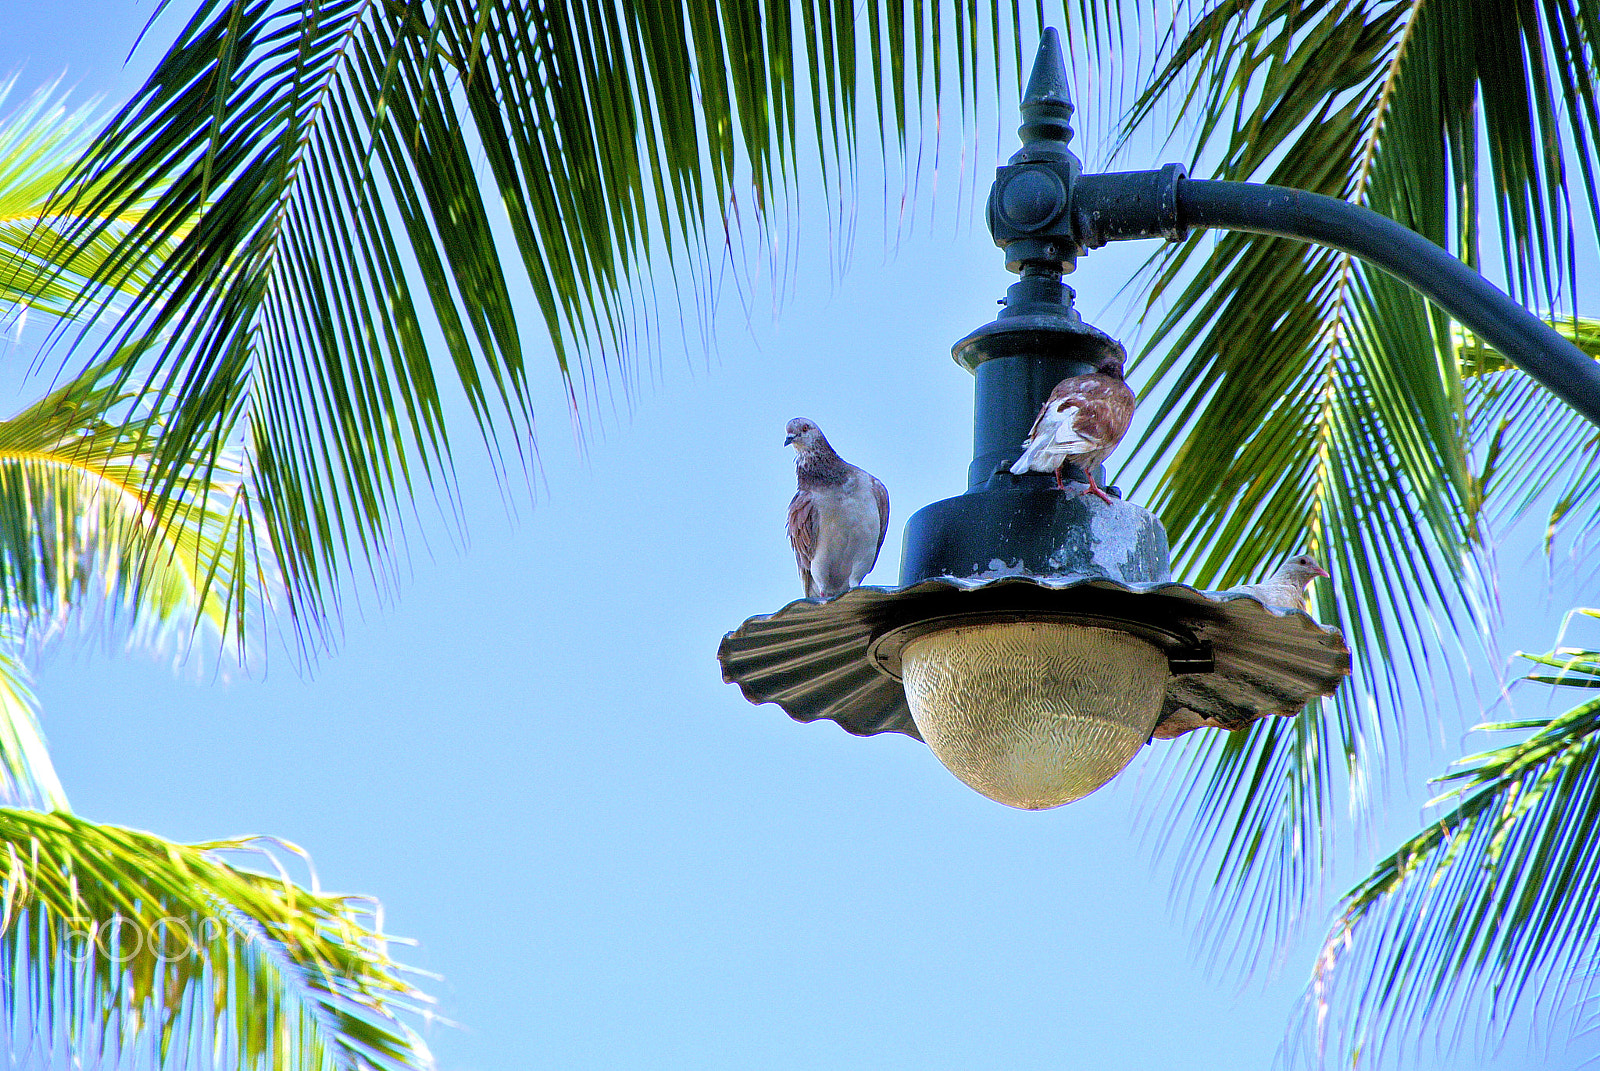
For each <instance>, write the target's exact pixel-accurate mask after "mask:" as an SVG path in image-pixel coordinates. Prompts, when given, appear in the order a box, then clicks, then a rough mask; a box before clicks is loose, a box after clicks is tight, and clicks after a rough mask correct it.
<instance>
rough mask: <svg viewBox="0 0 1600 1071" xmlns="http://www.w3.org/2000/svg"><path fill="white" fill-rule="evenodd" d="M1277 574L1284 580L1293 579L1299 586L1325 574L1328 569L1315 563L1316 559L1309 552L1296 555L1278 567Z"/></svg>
mask: <svg viewBox="0 0 1600 1071" xmlns="http://www.w3.org/2000/svg"><path fill="white" fill-rule="evenodd" d="M1278 575H1279V576H1281V577H1283V578H1284V579H1285V580H1293V581H1295V582H1297V583H1298V584H1300V586H1301V587H1304V586H1305V585H1307V584H1309V583H1311V582H1312V581H1313V580H1315V579H1316V578H1317V577H1319V576H1327V575H1328V570H1326V569H1324V568H1323V567H1322V566H1321V565H1319V564H1318V563H1317V559H1315V558H1313V557H1312V556H1311V555H1309V554H1300V555H1296V556H1295V557H1293V558H1290V559H1289V560H1288V561H1286V562H1284V563H1283V564H1282V565H1281V566H1279V567H1278Z"/></svg>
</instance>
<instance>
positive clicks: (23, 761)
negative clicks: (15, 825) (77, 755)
mask: <svg viewBox="0 0 1600 1071" xmlns="http://www.w3.org/2000/svg"><path fill="white" fill-rule="evenodd" d="M17 651H18V647H17V643H16V637H14V636H7V635H6V634H5V630H3V629H0V801H3V804H6V805H13V806H20V807H34V808H37V809H39V810H66V809H67V794H66V792H65V791H64V790H63V789H62V787H61V781H60V779H59V778H57V777H56V770H55V766H54V764H53V763H51V761H50V751H49V749H48V748H47V747H46V746H45V741H44V732H43V731H42V730H41V729H40V728H39V717H38V702H37V700H36V699H35V698H34V694H33V687H32V685H31V683H30V680H29V674H28V669H27V666H26V665H24V664H23V661H22V659H21V658H20V657H19V656H18V653H17Z"/></svg>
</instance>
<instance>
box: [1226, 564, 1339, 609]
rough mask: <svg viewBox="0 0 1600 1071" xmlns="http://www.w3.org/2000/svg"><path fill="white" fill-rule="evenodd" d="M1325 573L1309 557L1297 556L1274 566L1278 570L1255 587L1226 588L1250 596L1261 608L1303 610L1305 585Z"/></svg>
mask: <svg viewBox="0 0 1600 1071" xmlns="http://www.w3.org/2000/svg"><path fill="white" fill-rule="evenodd" d="M1327 575H1328V571H1327V570H1326V569H1324V568H1323V567H1322V566H1321V565H1319V564H1317V559H1315V558H1313V557H1312V556H1311V555H1309V554H1300V555H1297V556H1296V557H1293V558H1290V559H1289V560H1288V561H1286V562H1284V563H1283V564H1282V565H1280V566H1278V571H1277V572H1275V573H1273V574H1272V575H1271V576H1269V577H1267V578H1266V579H1265V580H1263V581H1262V582H1261V583H1259V584H1245V585H1243V586H1242V587H1237V588H1230V589H1229V590H1230V591H1236V592H1238V593H1239V594H1241V595H1253V596H1254V597H1255V598H1256V599H1257V600H1258V601H1259V602H1260V603H1261V604H1262V605H1263V606H1279V607H1287V608H1288V609H1290V610H1304V609H1305V608H1306V585H1308V584H1310V583H1311V582H1312V581H1313V580H1315V579H1316V578H1317V577H1319V576H1327Z"/></svg>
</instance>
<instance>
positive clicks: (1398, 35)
mask: <svg viewBox="0 0 1600 1071" xmlns="http://www.w3.org/2000/svg"><path fill="white" fill-rule="evenodd" d="M1581 7H1582V6H1581V5H1577V4H1575V3H1571V2H1568V0H1548V2H1546V3H1544V4H1542V5H1535V4H1533V3H1522V2H1519V3H1515V4H1499V5H1490V9H1484V8H1483V7H1482V5H1478V4H1473V3H1470V2H1468V0H1445V2H1439V3H1435V2H1431V0H1430V2H1428V3H1418V2H1416V0H1358V2H1352V3H1342V4H1316V5H1306V4H1301V3H1295V2H1290V0H1237V2H1235V3H1230V4H1223V5H1207V6H1205V7H1203V8H1201V7H1196V8H1195V9H1194V10H1195V12H1196V14H1195V17H1194V19H1193V22H1192V24H1191V25H1190V26H1189V27H1188V29H1187V32H1186V33H1180V34H1178V35H1176V36H1175V38H1174V42H1173V45H1172V48H1171V51H1170V52H1169V54H1168V58H1167V63H1166V65H1165V66H1164V67H1163V69H1162V70H1161V71H1159V72H1158V73H1157V75H1156V77H1155V78H1153V79H1152V82H1151V84H1150V86H1149V88H1148V90H1147V92H1146V93H1145V95H1144V96H1143V97H1142V98H1141V100H1140V102H1139V103H1138V105H1137V106H1136V108H1135V110H1134V112H1133V114H1132V115H1131V116H1130V119H1129V128H1128V129H1129V131H1130V132H1131V130H1132V129H1133V128H1134V127H1135V126H1136V125H1137V124H1140V123H1148V122H1151V121H1154V120H1155V119H1156V117H1157V116H1159V115H1161V114H1162V113H1161V108H1162V107H1163V106H1165V105H1172V104H1174V103H1176V104H1177V105H1179V106H1184V107H1187V108H1188V112H1187V114H1188V115H1189V116H1190V117H1191V118H1192V120H1193V122H1194V125H1195V126H1196V127H1198V129H1199V132H1200V143H1199V146H1198V148H1197V151H1196V159H1195V166H1196V167H1199V166H1200V164H1201V163H1202V162H1214V165H1215V168H1214V169H1215V172H1216V174H1217V176H1218V177H1222V178H1228V179H1238V180H1255V181H1267V182H1272V183H1275V184H1279V185H1284V186H1291V187H1296V188H1300V189H1307V190H1311V191H1314V192H1317V193H1322V194H1325V195H1329V196H1334V197H1340V198H1344V199H1348V200H1351V201H1355V202H1358V203H1362V204H1365V205H1367V206H1368V207H1371V208H1373V209H1375V210H1377V211H1379V212H1381V213H1383V214H1385V215H1388V216H1390V217H1391V218H1394V219H1396V220H1398V221H1399V222H1401V223H1403V224H1405V225H1406V226H1408V227H1411V228H1412V229H1414V230H1416V231H1418V232H1420V233H1422V234H1424V235H1426V236H1427V237H1429V238H1431V239H1433V240H1434V241H1436V242H1438V243H1440V244H1441V245H1445V246H1447V247H1449V248H1453V249H1454V250H1456V251H1457V252H1458V253H1459V254H1460V255H1461V256H1462V257H1463V258H1464V259H1465V260H1467V261H1468V262H1469V263H1472V264H1476V263H1477V262H1478V259H1479V249H1478V245H1479V228H1480V225H1479V207H1478V201H1477V184H1478V174H1479V155H1478V143H1479V140H1480V138H1482V137H1486V140H1487V142H1488V143H1489V145H1490V153H1489V161H1488V162H1489V165H1490V171H1491V175H1492V178H1493V184H1494V189H1495V191H1496V195H1495V207H1496V210H1497V211H1496V218H1497V220H1498V223H1499V227H1500V231H1501V236H1502V244H1503V247H1504V248H1505V250H1506V260H1505V263H1504V269H1505V271H1506V273H1507V275H1508V277H1509V278H1510V279H1511V281H1512V284H1513V287H1514V289H1515V291H1516V292H1517V293H1518V294H1519V295H1521V296H1522V297H1523V298H1524V299H1525V300H1529V299H1533V298H1539V299H1541V300H1542V303H1543V304H1546V305H1548V306H1551V307H1554V306H1555V305H1556V299H1557V298H1558V297H1566V296H1569V295H1570V293H1571V290H1572V287H1573V286H1574V285H1575V283H1576V280H1575V278H1574V276H1573V273H1572V270H1571V263H1570V260H1571V248H1572V242H1573V241H1574V238H1573V231H1572V210H1571V208H1570V206H1569V205H1568V202H1567V194H1566V189H1567V185H1566V183H1565V181H1564V176H1565V171H1564V170H1563V169H1564V168H1565V167H1567V166H1569V164H1572V165H1575V169H1576V170H1577V171H1578V173H1579V174H1581V176H1582V177H1583V181H1584V185H1585V188H1586V189H1592V188H1593V177H1594V174H1595V171H1596V161H1595V155H1594V151H1593V146H1594V144H1595V140H1594V135H1595V133H1596V130H1597V129H1600V123H1597V122H1596V116H1597V114H1600V112H1597V109H1596V94H1595V91H1594V86H1593V84H1592V82H1591V78H1590V74H1589V72H1590V71H1591V70H1592V69H1593V68H1594V67H1595V62H1594V61H1595V55H1594V44H1595V41H1596V35H1595V34H1594V33H1593V32H1592V30H1593V28H1594V24H1595V19H1594V15H1593V13H1592V12H1587V11H1584V10H1581ZM1491 9H1492V10H1491ZM1486 12H1487V13H1486ZM1564 139H1570V143H1571V144H1573V145H1575V146H1576V150H1577V151H1576V152H1574V153H1571V154H1569V155H1563V152H1562V148H1561V146H1562V145H1563V142H1564ZM1596 207H1597V206H1596V201H1595V199H1594V198H1593V196H1592V195H1591V196H1590V197H1589V200H1588V208H1589V212H1590V214H1591V216H1594V215H1596V214H1597V212H1596ZM1150 271H1151V289H1150V306H1151V309H1152V310H1156V309H1159V308H1161V307H1170V309H1171V310H1172V311H1170V312H1168V313H1166V314H1165V315H1159V314H1158V315H1157V317H1156V320H1157V322H1156V324H1155V326H1154V327H1153V329H1152V330H1151V331H1150V333H1149V335H1150V338H1151V339H1152V341H1151V343H1150V344H1149V346H1148V347H1147V349H1146V351H1145V352H1144V354H1143V355H1142V357H1141V363H1142V364H1143V366H1144V367H1145V369H1146V370H1147V371H1148V373H1149V376H1150V379H1149V383H1150V386H1149V387H1148V388H1147V390H1146V395H1147V396H1148V397H1149V398H1150V399H1151V402H1152V404H1149V405H1147V411H1150V412H1153V414H1154V419H1153V422H1152V425H1151V427H1150V430H1149V432H1148V434H1147V435H1146V437H1145V438H1144V440H1143V442H1142V443H1141V444H1140V448H1141V450H1142V460H1143V465H1142V469H1141V471H1140V475H1139V478H1138V484H1139V486H1140V487H1141V488H1144V489H1146V490H1147V493H1148V494H1149V495H1150V498H1151V500H1152V504H1153V506H1154V507H1155V508H1156V509H1157V510H1158V512H1159V514H1160V516H1161V518H1162V520H1163V522H1164V523H1165V524H1166V526H1167V529H1168V532H1169V534H1170V535H1171V537H1172V540H1173V542H1174V544H1175V545H1176V546H1177V547H1178V552H1177V554H1176V555H1175V559H1176V564H1177V566H1178V567H1179V568H1180V569H1182V570H1184V571H1185V574H1186V579H1190V580H1192V581H1193V582H1196V583H1203V584H1211V585H1216V586H1226V585H1230V584H1233V583H1237V582H1238V581H1241V580H1245V579H1249V578H1250V577H1251V576H1252V575H1254V574H1257V573H1258V572H1259V571H1261V570H1264V569H1268V568H1270V567H1271V566H1272V565H1273V564H1274V563H1275V562H1276V561H1277V560H1279V559H1281V558H1284V557H1287V556H1288V555H1290V554H1292V553H1293V552H1295V551H1296V550H1298V549H1301V548H1308V549H1310V550H1311V551H1312V552H1313V553H1316V554H1318V555H1322V556H1325V557H1326V559H1327V560H1328V563H1329V565H1330V567H1331V571H1332V572H1333V575H1334V577H1335V590H1334V593H1333V594H1334V595H1335V596H1336V597H1335V598H1332V599H1330V598H1328V597H1327V595H1326V593H1323V592H1317V594H1316V598H1315V600H1314V603H1315V612H1316V613H1317V615H1318V616H1319V617H1321V618H1322V619H1323V620H1325V621H1328V622H1329V623H1335V624H1338V625H1340V626H1341V627H1342V628H1343V629H1344V631H1345V633H1346V635H1347V637H1348V638H1349V639H1350V641H1351V645H1352V649H1353V651H1354V653H1355V660H1356V677H1355V681H1354V687H1353V688H1347V689H1345V690H1344V691H1343V693H1342V694H1341V695H1340V697H1338V698H1337V699H1336V700H1335V701H1334V702H1333V703H1331V704H1327V705H1324V706H1323V707H1322V708H1321V709H1320V710H1318V711H1315V712H1310V713H1309V714H1308V716H1310V717H1312V718H1313V719H1314V724H1313V725H1311V726H1308V727H1306V728H1305V729H1303V730H1301V731H1297V732H1295V733H1289V732H1285V731H1281V730H1280V731H1272V730H1271V729H1269V728H1267V727H1261V726H1258V727H1256V728H1255V729H1254V730H1253V732H1252V738H1251V739H1250V740H1247V741H1226V740H1216V739H1212V740H1201V741H1197V742H1195V743H1193V744H1190V745H1188V750H1187V751H1184V752H1180V753H1179V754H1178V755H1176V756H1175V757H1174V762H1175V763H1177V764H1178V773H1179V776H1180V777H1181V778H1182V779H1183V780H1184V782H1185V784H1186V787H1185V788H1183V789H1181V790H1180V791H1181V792H1182V793H1183V794H1184V796H1185V797H1186V798H1187V799H1188V800H1189V801H1190V802H1191V803H1192V804H1193V806H1191V807H1189V808H1184V809H1178V811H1177V813H1178V814H1179V815H1181V816H1182V817H1175V818H1174V819H1173V821H1174V822H1177V823H1185V822H1188V821H1189V820H1190V819H1191V818H1194V819H1195V822H1196V828H1198V829H1200V830H1202V832H1201V833H1199V834H1198V835H1197V838H1196V839H1193V840H1189V841H1187V844H1188V846H1189V847H1190V848H1191V849H1193V850H1194V851H1193V854H1192V856H1191V858H1198V857H1200V856H1202V855H1203V854H1204V853H1203V850H1202V845H1204V844H1210V845H1212V846H1214V848H1215V850H1214V851H1213V852H1212V853H1211V854H1210V855H1209V856H1206V857H1205V861H1204V865H1206V866H1210V867H1212V868H1213V869H1212V875H1213V881H1214V882H1215V885H1216V889H1217V895H1216V897H1215V898H1214V906H1215V907H1217V908H1218V909H1219V910H1220V911H1221V912H1222V913H1223V914H1224V915H1227V914H1228V913H1230V912H1237V911H1239V910H1249V909H1250V907H1249V905H1251V904H1257V903H1279V904H1295V903H1299V902H1302V901H1303V900H1304V899H1305V898H1306V897H1307V896H1308V895H1309V894H1310V893H1311V892H1312V889H1311V885H1312V883H1313V882H1314V879H1315V875H1317V874H1318V873H1320V872H1322V869H1323V861H1324V858H1325V854H1326V852H1327V850H1328V848H1329V846H1330V844H1331V841H1330V836H1331V831H1332V830H1334V829H1335V828H1337V827H1338V822H1337V817H1338V816H1337V814H1336V813H1335V812H1334V811H1333V810H1331V806H1332V805H1333V804H1334V803H1336V802H1339V801H1349V802H1351V803H1353V804H1355V805H1358V806H1359V805H1360V804H1361V803H1362V802H1363V801H1364V800H1365V798H1366V796H1367V793H1368V792H1369V790H1370V789H1371V788H1372V787H1373V785H1374V784H1375V783H1378V782H1381V781H1382V779H1383V777H1384V773H1383V770H1382V767H1381V763H1380V761H1379V760H1380V758H1381V756H1382V755H1383V754H1385V753H1386V752H1389V751H1393V750H1394V748H1393V744H1394V742H1395V741H1394V737H1395V736H1396V734H1397V733H1398V731H1399V723H1398V721H1397V720H1395V719H1394V718H1393V717H1392V716H1390V717H1385V716H1383V715H1382V714H1381V713H1380V712H1382V711H1388V712H1390V714H1391V715H1392V714H1393V713H1394V712H1397V711H1398V710H1399V708H1400V707H1401V705H1402V704H1403V702H1405V701H1406V700H1407V698H1408V697H1417V696H1426V695H1428V694H1429V692H1430V691H1431V688H1432V685H1431V683H1430V682H1431V680H1432V679H1433V678H1434V675H1435V673H1434V663H1435V662H1436V661H1448V660H1450V659H1451V658H1452V655H1453V654H1454V652H1452V651H1450V650H1448V649H1447V650H1445V651H1444V652H1442V653H1438V654H1436V653H1434V652H1438V651H1439V645H1440V642H1441V640H1443V641H1445V643H1446V644H1454V643H1455V642H1456V641H1455V640H1454V639H1453V638H1454V637H1455V636H1457V635H1459V634H1462V633H1470V632H1473V631H1478V630H1481V629H1483V628H1484V627H1486V624H1487V622H1486V621H1485V620H1484V619H1483V618H1482V615H1481V613H1480V612H1479V610H1478V609H1477V607H1478V606H1480V605H1483V604H1484V601H1483V598H1482V592H1481V591H1479V590H1478V578H1479V577H1480V576H1481V575H1483V574H1484V573H1485V572H1486V570H1487V569H1488V568H1489V563H1488V562H1487V560H1486V557H1487V553H1486V549H1485V545H1484V543H1483V541H1482V540H1483V531H1484V529H1483V527H1482V524H1481V519H1482V515H1483V511H1484V510H1485V509H1490V508H1493V507H1494V506H1495V503H1496V500H1498V501H1505V502H1510V503H1519V502H1525V501H1526V500H1527V495H1528V491H1529V489H1530V488H1531V487H1532V486H1533V483H1532V482H1530V481H1536V480H1537V476H1536V475H1535V474H1534V473H1533V470H1532V469H1531V467H1529V466H1527V465H1522V466H1520V467H1518V468H1517V469H1516V471H1515V472H1512V471H1511V470H1502V472H1501V474H1500V476H1499V478H1497V479H1494V480H1485V479H1484V478H1483V473H1482V467H1481V465H1480V464H1479V463H1478V460H1479V458H1480V456H1481V455H1482V454H1483V453H1485V452H1487V451H1490V450H1491V449H1492V435H1493V433H1492V432H1491V433H1489V434H1488V435H1487V436H1486V434H1485V428H1486V426H1487V423H1488V422H1490V421H1493V420H1498V419H1499V418H1500V417H1505V416H1510V417H1512V418H1513V421H1514V424H1515V427H1516V428H1517V429H1518V430H1517V433H1516V434H1517V435H1523V436H1531V435H1533V434H1535V432H1534V430H1533V429H1535V428H1538V427H1540V426H1542V425H1545V424H1546V423H1547V422H1548V421H1549V420H1550V418H1551V417H1552V416H1553V415H1556V414H1559V413H1560V412H1561V407H1560V406H1559V403H1555V402H1553V401H1551V400H1550V399H1549V398H1548V397H1546V396H1542V395H1539V394H1534V393H1528V392H1523V393H1520V394H1518V395H1517V396H1518V397H1519V398H1520V399H1521V400H1522V402H1523V404H1522V405H1521V406H1520V407H1516V406H1514V405H1507V404H1501V405H1499V407H1498V408H1495V407H1493V406H1491V407H1489V408H1487V409H1486V408H1485V404H1484V392H1483V391H1482V390H1479V391H1478V392H1476V395H1475V396H1474V397H1472V398H1470V399H1469V393H1470V392H1469V391H1468V389H1467V388H1466V387H1465V386H1464V385H1463V370H1462V368H1461V357H1460V355H1459V354H1458V352H1457V349H1456V346H1455V338H1454V335H1453V334H1452V332H1451V328H1450V325H1449V323H1448V322H1447V321H1446V320H1445V318H1444V317H1443V316H1442V315H1441V314H1440V313H1439V312H1438V311H1437V310H1432V309H1429V308H1428V307H1426V306H1425V305H1424V304H1423V302H1422V301H1421V300H1420V299H1419V298H1417V297H1416V296H1415V295H1414V294H1412V293H1411V292H1410V291H1409V290H1407V289H1406V288H1405V287H1403V286H1401V285H1400V284H1399V283H1397V282H1396V281H1394V280H1392V279H1390V278H1389V277H1387V276H1385V275H1383V274H1382V273H1380V272H1374V271H1368V270H1367V269H1365V268H1364V267H1363V266H1362V265H1361V264H1359V263H1357V262H1355V261H1353V260H1352V259H1351V258H1349V257H1348V256H1347V255H1345V254H1342V253H1338V252H1336V251H1332V250H1324V249H1310V248H1306V247H1304V246H1300V245H1297V244H1295V243H1290V242H1286V241H1281V240H1261V239H1258V238H1255V237H1247V236H1243V235H1225V236H1222V237H1219V238H1216V239H1214V240H1213V239H1205V240H1201V239H1194V240H1191V241H1190V242H1188V243H1187V244H1185V245H1183V246H1181V247H1176V248H1174V249H1172V250H1170V251H1168V252H1167V253H1164V254H1161V255H1158V257H1157V258H1156V259H1155V260H1154V261H1153V262H1152V264H1151V266H1150ZM1489 414H1498V415H1497V416H1492V415H1489ZM1506 435H1508V436H1510V435H1512V433H1511V432H1507V433H1506ZM1504 441H1506V440H1505V437H1504V436H1503V437H1502V442H1504ZM1219 444H1220V445H1219ZM1592 482H1593V481H1592V477H1591V479H1590V480H1589V481H1587V482H1585V483H1584V484H1583V486H1584V487H1587V486H1592ZM1573 493H1574V494H1576V495H1579V496H1580V497H1582V496H1585V495H1587V494H1588V492H1587V491H1584V490H1582V489H1581V488H1578V489H1576V490H1574V492H1573ZM1512 512H1513V513H1514V512H1515V510H1513V511H1512ZM1284 748H1291V749H1294V753H1293V754H1285V755H1278V754H1276V753H1277V751H1278V750H1280V749H1284ZM1341 767H1342V768H1341ZM1267 771H1274V772H1275V774H1277V775H1279V776H1274V777H1273V778H1271V779H1270V780H1267V781H1265V782H1263V781H1261V780H1260V779H1259V778H1260V776H1261V775H1264V774H1265V773H1266V772H1267ZM1193 865H1200V863H1199V862H1196V863H1195V864H1193ZM1258 882H1259V883H1264V886H1265V887H1263V888H1259V889H1258V888H1255V885H1256V883H1258Z"/></svg>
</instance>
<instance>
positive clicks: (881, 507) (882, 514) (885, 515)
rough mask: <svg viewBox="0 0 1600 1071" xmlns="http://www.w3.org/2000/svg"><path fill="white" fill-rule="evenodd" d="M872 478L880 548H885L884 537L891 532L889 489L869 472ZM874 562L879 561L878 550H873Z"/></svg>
mask: <svg viewBox="0 0 1600 1071" xmlns="http://www.w3.org/2000/svg"><path fill="white" fill-rule="evenodd" d="M868 477H869V478H870V479H871V480H872V497H873V499H874V500H875V501H876V502H877V503H878V550H882V549H883V537H884V536H886V535H888V534H889V489H888V488H887V487H885V486H883V481H882V480H880V479H878V478H877V477H876V476H873V475H871V474H870V473H868ZM872 563H873V564H874V565H876V564H877V563H878V551H873V552H872Z"/></svg>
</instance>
